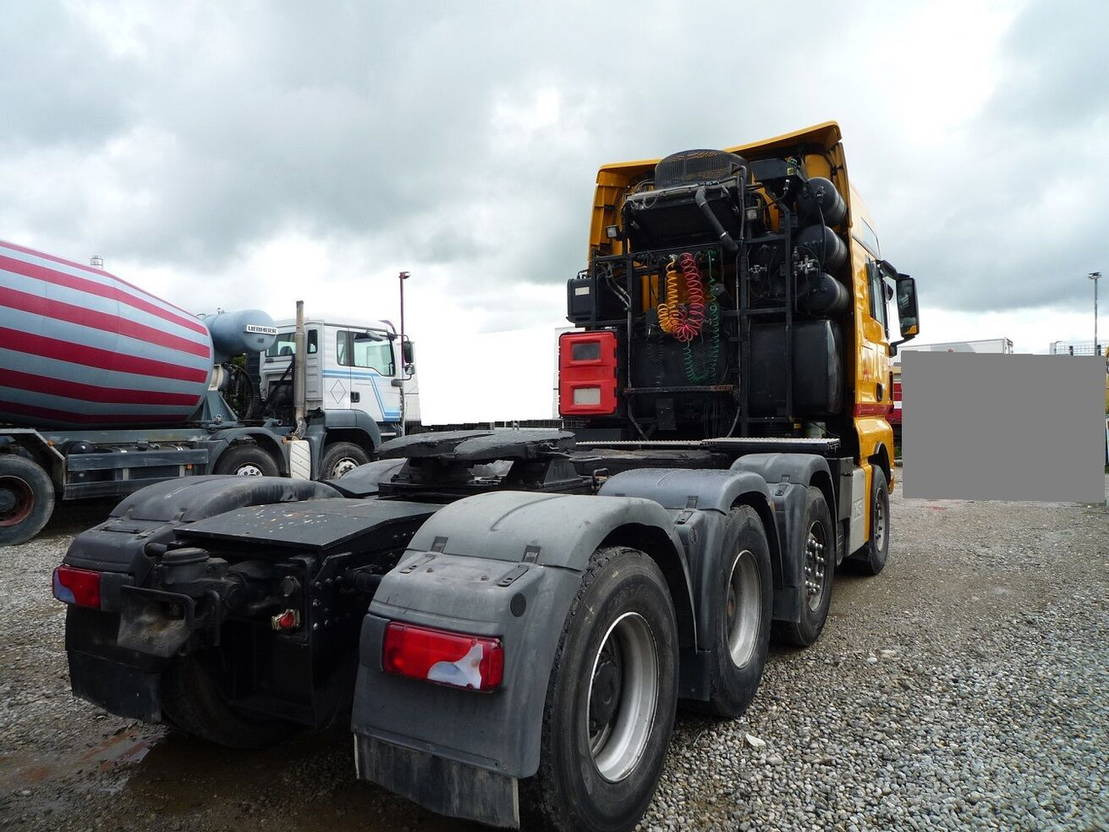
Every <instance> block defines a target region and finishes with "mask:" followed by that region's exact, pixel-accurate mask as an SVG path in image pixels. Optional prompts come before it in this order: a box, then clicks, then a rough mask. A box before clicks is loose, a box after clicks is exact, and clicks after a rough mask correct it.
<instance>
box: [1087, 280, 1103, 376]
mask: <svg viewBox="0 0 1109 832" xmlns="http://www.w3.org/2000/svg"><path fill="white" fill-rule="evenodd" d="M1087 277H1089V278H1090V280H1092V281H1093V282H1094V355H1101V350H1100V349H1098V343H1097V282H1098V280H1099V279H1100V278H1101V272H1090V273H1089V274H1088V275H1087Z"/></svg>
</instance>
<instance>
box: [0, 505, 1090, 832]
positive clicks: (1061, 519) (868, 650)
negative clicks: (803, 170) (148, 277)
mask: <svg viewBox="0 0 1109 832" xmlns="http://www.w3.org/2000/svg"><path fill="white" fill-rule="evenodd" d="M105 512H106V508H105V507H104V506H90V507H83V508H82V509H80V510H79V511H74V510H73V509H68V510H67V511H66V512H64V514H63V517H62V519H61V520H59V521H56V522H54V523H53V524H52V525H51V527H50V528H48V530H47V532H46V533H45V534H44V535H43V536H42V537H40V538H39V539H38V540H37V541H35V542H33V543H31V544H27V545H25V546H20V547H13V548H8V549H0V557H2V558H3V562H4V565H5V577H4V579H3V582H2V583H0V632H3V634H4V638H3V643H2V645H0V828H12V829H16V828H18V829H28V830H36V829H41V830H53V831H56V832H65V831H66V830H93V829H96V830H101V829H103V830H114V829H121V830H122V829H126V830H158V832H162V830H167V829H169V830H173V829H189V830H192V829H197V830H221V829H236V828H240V827H244V826H246V825H248V824H249V825H250V826H252V827H261V828H273V829H281V830H286V831H288V830H325V829H326V830H328V832H344V830H355V829H357V830H362V832H373V830H429V831H430V830H448V829H477V828H478V827H475V826H473V825H469V824H460V823H456V822H453V821H450V820H447V819H443V818H439V817H437V816H435V815H431V814H429V813H427V812H424V811H423V810H421V809H419V808H418V807H415V806H413V805H412V804H410V803H407V802H406V801H404V800H401V799H400V798H397V797H395V796H393V795H390V794H388V793H386V792H384V791H382V790H381V789H377V788H375V787H373V786H370V785H368V784H365V783H359V782H357V781H355V780H354V777H353V762H352V759H351V752H350V740H349V734H348V733H347V732H346V731H345V730H343V729H342V728H341V727H340V728H337V729H336V730H334V731H332V732H330V733H326V734H323V735H317V736H310V737H301V738H298V739H296V740H294V741H292V742H291V743H289V744H287V745H284V746H282V747H281V748H278V749H275V750H271V751H267V752H262V753H245V752H229V751H224V750H220V751H216V750H213V749H212V748H210V747H206V746H204V745H202V744H199V743H194V742H190V741H187V740H181V739H179V738H167V737H165V736H164V734H163V732H162V730H161V729H160V728H158V727H152V726H143V725H141V724H137V723H133V722H129V721H125V720H120V719H117V718H115V717H112V716H108V715H106V714H103V713H100V712H98V711H97V709H95V708H93V707H92V706H90V705H87V704H85V703H83V702H79V701H76V700H74V699H73V698H72V697H71V696H70V694H69V690H68V680H67V675H66V669H65V654H64V651H63V649H62V639H63V621H64V616H63V613H62V608H61V605H59V604H56V603H55V602H53V601H52V599H51V598H50V593H49V574H50V570H51V568H52V567H53V566H54V565H56V564H57V562H58V561H59V560H60V559H61V556H62V555H63V553H64V552H65V549H66V546H67V545H68V543H69V540H70V537H71V536H72V534H73V533H74V532H76V531H78V530H80V529H82V528H84V527H86V526H88V525H91V524H92V523H94V522H96V521H97V519H98V518H99V517H100V516H102V515H103V514H104V513H105ZM893 521H894V524H895V531H894V538H893V540H894V543H893V549H892V552H891V557H890V563H889V566H888V567H887V569H886V571H885V572H884V573H883V574H882V575H881V576H879V577H878V578H871V579H865V578H857V577H852V576H849V575H842V576H839V577H838V578H837V582H836V585H835V590H834V593H835V594H834V596H833V601H832V612H831V618H830V620H829V622H828V626H827V629H826V630H825V631H824V636H823V637H822V639H821V641H820V642H819V643H818V644H817V645H815V646H814V647H812V648H809V649H808V650H804V651H795V650H784V649H775V650H774V651H773V652H772V655H771V659H770V662H769V665H768V667H767V670H766V675H765V677H764V679H763V683H762V687H761V688H760V690H759V694H758V696H757V697H756V700H755V703H754V704H753V705H752V707H751V709H750V711H749V712H748V714H747V715H746V716H745V717H744V718H743V719H741V720H738V721H736V722H730V723H729V722H717V721H711V720H706V719H703V718H699V717H695V716H690V715H685V714H680V715H679V720H678V725H677V728H676V731H675V735H674V739H673V743H672V748H671V753H670V755H669V758H668V760H667V765H666V770H665V773H664V775H663V779H662V783H661V784H660V787H659V791H658V794H657V796H656V799H655V801H654V803H653V804H652V806H651V809H650V812H649V813H648V815H647V817H646V818H645V819H644V821H643V824H642V828H643V829H645V830H646V829H649V830H670V829H682V830H689V829H728V830H734V829H737V828H738V829H752V830H755V829H757V830H799V829H836V830H869V829H874V830H877V829H929V830H934V829H1003V830H1018V829H1019V830H1052V829H1065V830H1072V829H1073V830H1094V829H1109V774H1107V772H1109V728H1107V725H1109V694H1107V692H1106V691H1107V687H1109V671H1107V667H1109V661H1107V659H1109V646H1107V645H1109V616H1107V615H1106V608H1107V606H1109V602H1107V600H1106V598H1107V589H1109V568H1107V567H1109V512H1107V511H1106V509H1105V508H1104V507H1101V506H1079V505H1066V504H1044V503H1039V504H1013V503H988V502H972V501H963V500H936V501H924V500H905V499H902V498H901V496H900V492H899V490H898V491H896V492H895V494H894V495H893Z"/></svg>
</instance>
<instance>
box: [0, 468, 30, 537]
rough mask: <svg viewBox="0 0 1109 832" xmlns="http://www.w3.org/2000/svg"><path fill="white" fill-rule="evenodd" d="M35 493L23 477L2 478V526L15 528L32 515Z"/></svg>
mask: <svg viewBox="0 0 1109 832" xmlns="http://www.w3.org/2000/svg"><path fill="white" fill-rule="evenodd" d="M34 506H35V493H34V492H33V491H32V490H31V484H30V483H29V482H27V480H25V479H23V478H21V477H13V476H10V475H9V476H5V477H0V526H15V525H18V524H19V523H22V522H23V521H24V520H26V519H27V517H28V516H29V515H30V514H31V509H32V508H34Z"/></svg>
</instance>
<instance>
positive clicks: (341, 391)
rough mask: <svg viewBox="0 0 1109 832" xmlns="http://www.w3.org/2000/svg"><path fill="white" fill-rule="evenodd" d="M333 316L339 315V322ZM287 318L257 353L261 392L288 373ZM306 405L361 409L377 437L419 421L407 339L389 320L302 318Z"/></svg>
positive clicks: (290, 328) (396, 433)
mask: <svg viewBox="0 0 1109 832" xmlns="http://www.w3.org/2000/svg"><path fill="white" fill-rule="evenodd" d="M338 321H341V323H340V322H338ZM295 329H296V326H295V322H294V321H292V320H285V321H278V322H277V331H278V334H277V338H276V340H275V341H274V343H273V346H272V347H270V348H269V350H267V351H266V353H265V354H264V355H263V356H262V360H261V366H260V368H259V369H260V375H261V387H262V394H263V396H265V395H267V392H268V391H269V390H271V389H272V388H273V387H274V386H275V385H278V384H280V383H281V382H282V380H284V379H287V378H291V372H292V370H291V365H292V356H293V354H294V345H293V337H294V330H295ZM304 329H305V346H306V352H307V361H306V368H305V369H306V372H305V394H306V396H305V397H306V405H307V409H308V411H309V412H311V411H313V410H324V411H328V410H347V409H352V410H361V411H363V412H364V413H366V414H367V415H368V416H369V417H370V418H371V419H373V421H375V422H376V423H377V425H378V427H379V428H380V430H381V437H382V439H389V438H391V437H394V436H399V435H401V433H402V431H401V426H402V425H404V426H405V428H406V430H405V431H404V432H407V430H410V429H411V428H412V427H414V426H417V425H419V423H420V395H419V387H418V384H417V381H416V366H415V362H414V360H413V359H414V355H413V349H412V341H411V340H409V339H407V338H406V339H405V341H404V343H403V344H402V343H401V337H400V335H399V333H397V331H396V329H395V328H394V327H393V325H392V324H391V323H389V322H388V321H367V320H357V319H350V318H346V317H338V316H336V317H327V318H309V319H307V320H306V321H305V324H304Z"/></svg>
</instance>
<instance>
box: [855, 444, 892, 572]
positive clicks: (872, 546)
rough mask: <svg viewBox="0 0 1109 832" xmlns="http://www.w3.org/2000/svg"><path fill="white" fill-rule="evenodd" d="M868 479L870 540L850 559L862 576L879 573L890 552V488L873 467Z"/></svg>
mask: <svg viewBox="0 0 1109 832" xmlns="http://www.w3.org/2000/svg"><path fill="white" fill-rule="evenodd" d="M870 478H871V485H870V538H869V539H868V540H867V541H866V543H865V544H863V547H862V548H861V549H859V551H858V552H856V553H855V554H854V555H852V556H851V558H850V564H851V566H852V567H853V568H854V570H855V571H856V572H859V573H861V574H863V575H877V574H878V573H879V572H881V571H882V569H884V568H885V566H886V558H887V557H888V556H889V552H890V487H889V484H888V483H887V482H886V472H885V471H883V470H882V469H881V468H879V467H878V466H877V465H874V466H873V467H872V468H871V469H870Z"/></svg>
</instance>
